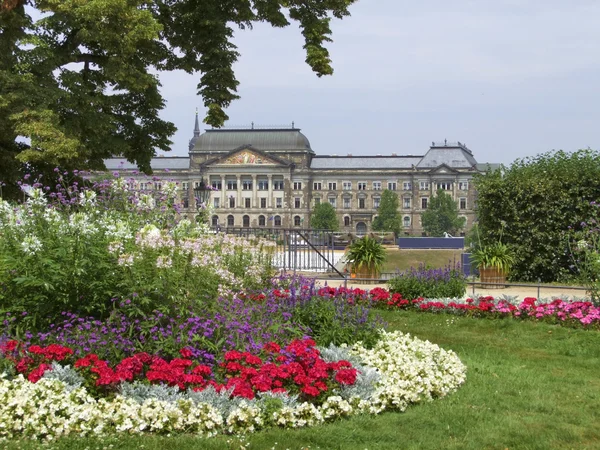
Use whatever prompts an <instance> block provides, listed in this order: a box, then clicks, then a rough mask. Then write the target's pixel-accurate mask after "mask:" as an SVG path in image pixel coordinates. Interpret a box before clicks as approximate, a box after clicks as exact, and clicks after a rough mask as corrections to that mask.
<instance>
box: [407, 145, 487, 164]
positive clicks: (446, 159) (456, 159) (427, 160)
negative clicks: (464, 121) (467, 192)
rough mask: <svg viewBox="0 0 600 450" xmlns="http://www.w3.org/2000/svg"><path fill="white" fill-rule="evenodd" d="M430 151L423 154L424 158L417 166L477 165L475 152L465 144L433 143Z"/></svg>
mask: <svg viewBox="0 0 600 450" xmlns="http://www.w3.org/2000/svg"><path fill="white" fill-rule="evenodd" d="M431 144H432V145H431V147H430V148H429V151H428V152H427V153H426V154H425V156H423V159H422V160H421V161H420V162H419V164H417V168H419V169H424V168H434V167H438V166H440V165H442V164H446V165H447V166H448V167H452V168H472V167H476V166H477V161H476V160H475V158H474V157H473V153H472V152H471V150H469V149H468V148H467V147H466V146H465V145H464V144H461V143H460V142H458V143H448V142H446V141H444V143H443V144H436V143H435V142H432V143H431Z"/></svg>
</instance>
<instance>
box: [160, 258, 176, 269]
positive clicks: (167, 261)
mask: <svg viewBox="0 0 600 450" xmlns="http://www.w3.org/2000/svg"><path fill="white" fill-rule="evenodd" d="M172 265H173V261H172V260H171V258H170V257H168V256H159V257H158V258H157V259H156V267H158V268H159V269H168V268H169V267H171V266H172Z"/></svg>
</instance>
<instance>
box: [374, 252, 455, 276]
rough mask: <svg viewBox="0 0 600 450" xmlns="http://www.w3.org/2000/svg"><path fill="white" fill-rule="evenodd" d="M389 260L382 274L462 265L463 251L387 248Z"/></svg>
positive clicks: (387, 259)
mask: <svg viewBox="0 0 600 450" xmlns="http://www.w3.org/2000/svg"><path fill="white" fill-rule="evenodd" d="M386 250H387V258H386V262H385V263H384V266H383V269H382V272H394V271H396V270H400V271H402V270H407V269H410V268H411V267H419V264H425V265H428V266H431V267H434V268H439V267H444V266H446V265H448V263H451V264H452V263H454V262H457V263H460V255H461V253H463V251H462V250H407V249H399V248H387V249H386Z"/></svg>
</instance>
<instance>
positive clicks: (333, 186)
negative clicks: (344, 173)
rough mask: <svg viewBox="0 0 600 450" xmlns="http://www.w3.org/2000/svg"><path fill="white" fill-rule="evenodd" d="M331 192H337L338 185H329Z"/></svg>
mask: <svg viewBox="0 0 600 450" xmlns="http://www.w3.org/2000/svg"><path fill="white" fill-rule="evenodd" d="M329 190H330V191H336V190H337V183H329Z"/></svg>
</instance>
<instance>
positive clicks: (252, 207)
mask: <svg viewBox="0 0 600 450" xmlns="http://www.w3.org/2000/svg"><path fill="white" fill-rule="evenodd" d="M257 190H258V186H257V185H256V174H253V175H252V199H251V200H250V209H254V208H256V203H257V200H256V192H257Z"/></svg>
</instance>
